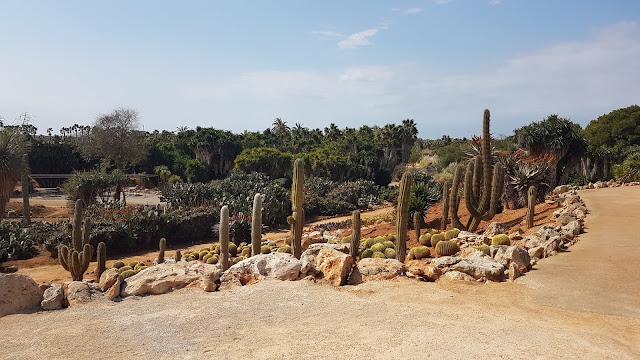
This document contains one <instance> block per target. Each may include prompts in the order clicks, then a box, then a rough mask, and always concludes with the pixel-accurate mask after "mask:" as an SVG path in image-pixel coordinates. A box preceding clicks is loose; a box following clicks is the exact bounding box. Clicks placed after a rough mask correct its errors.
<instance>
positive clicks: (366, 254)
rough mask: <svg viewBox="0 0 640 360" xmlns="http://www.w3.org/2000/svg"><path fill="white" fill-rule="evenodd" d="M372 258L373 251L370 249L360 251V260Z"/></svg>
mask: <svg viewBox="0 0 640 360" xmlns="http://www.w3.org/2000/svg"><path fill="white" fill-rule="evenodd" d="M372 256H373V251H371V249H365V250H363V251H362V253H361V254H360V258H361V259H366V258H370V257H372Z"/></svg>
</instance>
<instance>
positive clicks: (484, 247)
mask: <svg viewBox="0 0 640 360" xmlns="http://www.w3.org/2000/svg"><path fill="white" fill-rule="evenodd" d="M472 248H474V249H478V250H480V251H482V252H483V253H485V255H489V253H490V251H489V245H487V244H482V245H475V246H472Z"/></svg>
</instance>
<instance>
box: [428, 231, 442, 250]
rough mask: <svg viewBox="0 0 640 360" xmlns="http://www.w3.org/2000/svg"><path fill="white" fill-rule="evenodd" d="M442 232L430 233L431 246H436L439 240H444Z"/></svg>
mask: <svg viewBox="0 0 640 360" xmlns="http://www.w3.org/2000/svg"><path fill="white" fill-rule="evenodd" d="M444 240H445V239H444V233H440V234H433V235H431V246H432V247H436V246H437V245H438V243H439V242H440V241H444Z"/></svg>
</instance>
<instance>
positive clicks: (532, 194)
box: [527, 185, 537, 228]
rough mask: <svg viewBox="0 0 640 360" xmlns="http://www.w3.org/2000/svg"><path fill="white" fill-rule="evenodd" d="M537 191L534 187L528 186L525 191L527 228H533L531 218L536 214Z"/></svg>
mask: <svg viewBox="0 0 640 360" xmlns="http://www.w3.org/2000/svg"><path fill="white" fill-rule="evenodd" d="M536 191H537V189H536V186H535V185H531V186H529V191H527V227H528V228H532V227H533V217H534V215H535V213H536V195H537V193H536Z"/></svg>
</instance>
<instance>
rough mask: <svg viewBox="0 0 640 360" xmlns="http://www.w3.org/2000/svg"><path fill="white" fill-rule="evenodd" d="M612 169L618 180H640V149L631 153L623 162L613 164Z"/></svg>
mask: <svg viewBox="0 0 640 360" xmlns="http://www.w3.org/2000/svg"><path fill="white" fill-rule="evenodd" d="M611 171H612V173H613V177H614V178H615V179H616V180H617V181H622V182H632V181H640V149H638V150H636V151H635V152H632V153H631V154H629V155H628V156H627V157H626V158H625V159H624V161H623V162H622V164H616V165H613V167H612V169H611Z"/></svg>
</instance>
